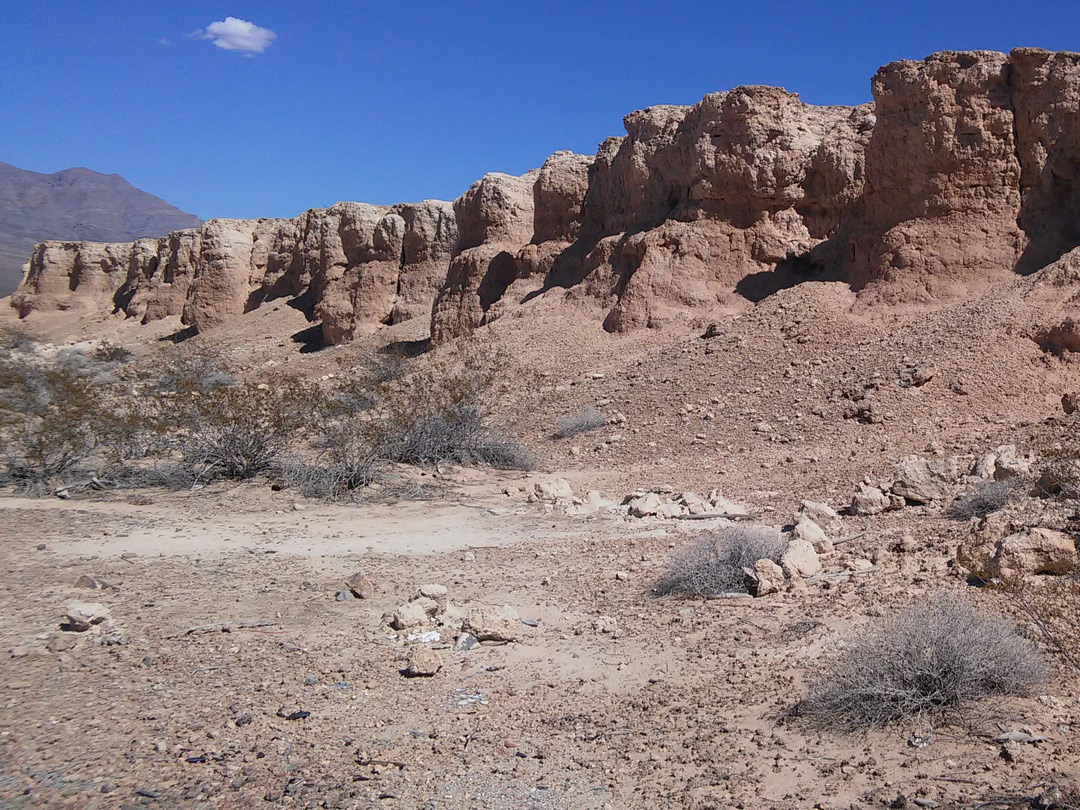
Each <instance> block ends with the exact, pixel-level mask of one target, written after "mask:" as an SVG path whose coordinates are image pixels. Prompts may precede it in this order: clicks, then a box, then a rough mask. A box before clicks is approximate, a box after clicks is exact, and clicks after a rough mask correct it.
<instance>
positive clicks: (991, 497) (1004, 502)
mask: <svg viewBox="0 0 1080 810" xmlns="http://www.w3.org/2000/svg"><path fill="white" fill-rule="evenodd" d="M1024 489H1025V482H1024V481H1022V480H1020V479H1019V478H1008V479H1006V480H1004V481H995V480H993V479H990V480H987V481H982V482H980V483H978V484H977V485H976V486H975V487H974V488H973V489H971V490H969V491H967V492H965V493H964V494H962V495H960V497H958V498H957V499H956V500H954V501H953V502H952V503H951V504H949V508H948V510H946V514H947V515H948V516H949V517H950V518H952V519H953V520H970V519H971V518H984V517H986V516H987V515H990V514H993V513H994V512H998V511H1000V510H1002V509H1004V508H1005V507H1006V506H1008V505H1009V504H1010V503H1012V502H1014V501H1016V500H1018V499H1019V498H1021V497H1023V495H1024Z"/></svg>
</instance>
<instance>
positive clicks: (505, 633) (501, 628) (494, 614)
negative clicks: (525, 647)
mask: <svg viewBox="0 0 1080 810" xmlns="http://www.w3.org/2000/svg"><path fill="white" fill-rule="evenodd" d="M519 628H520V623H519V622H518V620H517V617H516V616H510V615H509V611H508V610H507V609H506V608H475V609H473V610H471V611H469V615H468V616H467V617H466V618H465V621H464V622H463V623H462V625H461V632H462V633H467V634H470V635H473V636H475V637H476V639H477V640H478V641H490V642H497V643H500V644H506V643H509V642H513V641H517V640H518V639H519V638H520V637H521V636H520V632H521V631H520V629H519Z"/></svg>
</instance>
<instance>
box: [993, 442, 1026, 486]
mask: <svg viewBox="0 0 1080 810" xmlns="http://www.w3.org/2000/svg"><path fill="white" fill-rule="evenodd" d="M994 456H995V461H994V479H995V480H997V481H1007V480H1008V479H1010V478H1018V477H1021V476H1028V475H1030V474H1031V461H1030V460H1028V459H1027V458H1025V457H1024V456H1022V455H1020V453H1019V452H1018V451H1017V449H1016V445H1013V444H1004V445H1002V446H1001V447H999V448H997V449H996V450H995V451H994Z"/></svg>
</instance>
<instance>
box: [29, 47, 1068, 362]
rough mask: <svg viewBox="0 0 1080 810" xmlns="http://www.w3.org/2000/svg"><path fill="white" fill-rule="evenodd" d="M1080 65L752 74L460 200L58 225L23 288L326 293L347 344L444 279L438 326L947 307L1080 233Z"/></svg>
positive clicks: (323, 306) (972, 59) (173, 305)
mask: <svg viewBox="0 0 1080 810" xmlns="http://www.w3.org/2000/svg"><path fill="white" fill-rule="evenodd" d="M1078 74H1080V54H1072V53H1050V52H1047V51H1041V50H1036V49H1019V50H1014V51H1013V52H1011V53H1010V54H1008V55H1006V54H1001V53H995V52H987V51H977V52H967V53H955V52H944V53H939V54H935V55H933V56H930V57H928V58H927V59H925V60H923V61H921V62H914V61H902V62H895V63H892V64H890V65H887V66H885V67H883V68H882V69H881V70H880V71H878V73H877V75H876V76H875V77H874V78H873V81H872V91H873V96H874V102H873V103H872V104H867V105H862V106H859V107H854V108H852V107H817V106H813V105H808V104H804V103H802V102H801V101H800V100H799V98H798V97H797V96H796V95H794V94H791V93H788V92H786V91H784V90H782V89H778V88H771V87H740V88H736V89H734V90H731V91H728V92H725V93H716V94H711V95H708V96H706V97H705V98H704V99H703V100H702V101H701V102H699V103H698V104H695V105H693V106H691V107H672V106H658V107H649V108H647V109H645V110H641V111H638V112H635V113H631V114H630V115H628V116H627V117H626V119H625V121H624V123H625V127H626V133H627V134H626V135H625V136H623V137H620V138H609V139H608V140H607V141H605V142H604V143H603V144H601V145H600V148H599V150H598V152H597V154H596V155H595V156H591V157H589V156H582V155H574V154H571V153H567V152H559V153H556V154H555V155H553V156H551V157H550V158H549V159H548V160H547V161H546V162H545V163H544V165H543V167H542V168H540V169H538V170H535V171H533V172H529V173H528V174H525V175H522V176H521V177H513V176H509V175H504V174H489V175H487V176H485V177H484V178H483V179H481V180H480V181H478V182H477V183H475V184H474V185H473V186H472V187H471V188H470V189H469V190H468V191H467V192H466V193H465V194H463V195H462V196H461V197H460V198H458V199H457V200H456V201H455V202H454V204H453V209H452V212H451V210H450V206H449V205H448V204H445V203H424V204H421V205H420V206H395V207H393V208H389V209H387V208H379V207H375V206H364V205H359V204H352V203H347V204H346V203H343V204H340V205H338V206H335V207H333V208H331V209H328V210H327V211H323V212H314V211H313V212H309V213H308V214H305V215H304V216H302V217H300V218H298V219H297V220H289V221H273V222H271V221H259V222H247V223H241V222H232V221H215V222H212V223H208V225H207V226H205V227H204V228H202V229H201V230H199V231H190V232H181V233H178V234H172V235H170V236H169V237H168V238H167V239H166V240H159V242H158V243H157V244H156V246H155V245H151V244H149V243H145V242H141V243H135V244H134V245H127V246H120V245H87V244H72V243H66V244H54V243H46V244H44V245H41V246H39V247H38V248H37V250H36V252H35V254H34V260H33V263H32V266H31V272H30V274H29V276H28V277H27V280H26V282H25V283H24V285H23V287H22V289H20V291H19V292H18V294H17V295H16V296H15V297H14V298H13V300H12V303H13V305H14V306H16V307H17V308H18V309H19V310H20V312H21V313H22V314H28V313H30V312H32V311H34V310H37V309H50V308H56V307H64V306H72V305H76V304H78V303H80V302H92V303H93V305H94V306H102V305H104V306H112V307H114V308H115V309H116V310H117V311H122V312H124V313H126V314H128V315H133V316H137V317H141V318H143V319H144V320H149V319H152V318H156V317H162V316H164V315H173V314H181V315H182V317H183V321H184V323H187V324H191V325H194V326H195V327H196V328H198V329H200V330H201V329H205V328H208V327H212V326H214V325H216V324H219V323H222V322H223V321H225V320H227V319H229V318H231V317H233V316H234V315H238V314H240V313H242V312H244V311H245V310H248V309H251V308H252V307H254V306H257V305H258V304H259V302H261V301H263V300H265V299H266V298H271V297H277V296H282V295H290V296H296V295H300V294H303V293H308V294H309V295H310V296H311V303H312V304H313V307H314V309H313V310H312V317H313V318H315V319H317V320H319V321H321V323H322V330H323V333H324V337H325V339H326V340H327V341H328V342H331V343H337V342H341V341H343V340H347V339H349V338H350V337H353V336H355V335H357V334H360V333H363V332H368V331H371V330H372V329H375V328H377V327H378V326H379V325H380V324H384V323H390V322H394V321H397V320H401V319H404V318H406V317H411V316H415V315H419V314H424V313H425V311H426V309H427V305H428V302H429V301H430V300H431V298H432V297H434V304H433V306H432V309H431V320H432V323H431V327H432V336H433V338H434V339H435V341H437V342H438V341H446V340H449V339H452V338H454V337H456V336H458V335H461V334H464V333H467V332H468V331H470V330H472V329H474V328H476V327H477V326H480V325H482V324H484V323H487V322H489V321H491V320H493V319H495V318H498V317H500V316H501V315H504V314H506V313H507V312H509V311H511V310H513V309H514V308H516V307H518V306H520V305H522V304H524V303H527V302H528V301H530V300H532V299H534V298H536V297H538V296H551V297H555V298H558V299H559V300H560V302H565V303H566V304H567V305H571V306H573V305H580V306H582V307H583V308H584V309H586V310H588V311H591V312H595V313H597V315H598V316H599V317H602V318H603V323H604V327H605V329H607V330H609V331H626V330H634V329H639V328H644V327H652V328H655V327H663V326H664V325H666V324H670V323H673V322H681V323H686V322H689V323H691V324H695V323H701V324H705V323H707V322H709V321H712V320H715V319H717V318H720V317H723V316H724V315H726V314H729V313H732V312H737V311H740V310H742V309H744V308H745V307H747V306H748V305H749V303H750V302H757V301H759V300H761V299H762V298H764V297H766V296H768V295H770V294H772V293H774V292H776V291H777V290H779V289H783V288H785V287H790V286H793V285H795V284H797V283H799V282H801V281H805V280H814V279H817V280H836V281H844V282H847V283H848V284H850V286H851V288H852V289H853V290H854V291H856V292H857V293H858V299H857V300H856V304H855V306H856V307H865V306H872V305H875V304H879V303H885V304H919V305H932V304H935V303H938V302H941V301H946V300H950V299H955V298H957V297H963V296H969V295H971V294H973V293H975V292H978V291H979V290H981V289H983V288H985V287H986V286H987V285H989V284H993V283H996V282H997V283H999V282H1001V281H1004V280H1006V279H1008V278H1010V277H1011V276H1014V275H1015V274H1018V273H1019V274H1028V273H1031V272H1033V271H1034V270H1037V269H1039V268H1041V267H1044V266H1046V265H1048V264H1050V263H1052V262H1053V261H1055V260H1056V259H1058V258H1059V257H1060V256H1062V255H1063V254H1064V253H1066V252H1067V251H1069V250H1070V249H1072V248H1074V247H1076V246H1077V245H1078V244H1080V226H1077V224H1076V223H1077V222H1078V221H1080V220H1078V218H1077V216H1076V215H1077V212H1078V208H1080V188H1078V184H1080V181H1078V180H1077V179H1076V177H1077V172H1076V166H1077V165H1080V122H1078V121H1077V117H1078V116H1080V89H1078V87H1080V85H1078V84H1077V81H1076V80H1077V77H1078ZM410 246H412V247H411V248H410ZM436 288H438V290H437V294H435V291H436Z"/></svg>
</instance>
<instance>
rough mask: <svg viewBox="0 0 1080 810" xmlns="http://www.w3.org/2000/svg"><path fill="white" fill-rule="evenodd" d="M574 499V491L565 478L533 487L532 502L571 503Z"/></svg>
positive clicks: (543, 482)
mask: <svg viewBox="0 0 1080 810" xmlns="http://www.w3.org/2000/svg"><path fill="white" fill-rule="evenodd" d="M573 499H574V490H573V488H572V487H571V486H570V482H569V481H567V480H566V479H565V478H554V479H552V480H551V481H542V482H540V483H537V484H535V485H534V486H533V494H532V496H531V497H530V498H529V500H531V501H534V502H535V501H540V502H542V503H570V502H571V501H572V500H573Z"/></svg>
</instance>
